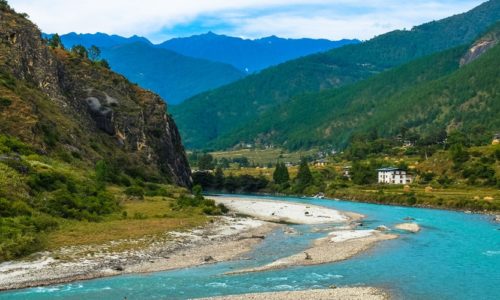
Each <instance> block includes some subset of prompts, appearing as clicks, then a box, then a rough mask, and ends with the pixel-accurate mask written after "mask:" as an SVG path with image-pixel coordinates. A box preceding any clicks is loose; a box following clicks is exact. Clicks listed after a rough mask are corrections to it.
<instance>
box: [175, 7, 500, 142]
mask: <svg viewBox="0 0 500 300" xmlns="http://www.w3.org/2000/svg"><path fill="white" fill-rule="evenodd" d="M498 20H500V1H498V0H491V1H488V2H485V3H483V4H482V5H480V6H478V7H476V8H474V9H472V10H471V11H469V12H467V13H463V14H459V15H455V16H452V17H449V18H446V19H443V20H440V21H434V22H430V23H427V24H423V25H421V26H416V27H414V28H412V29H411V30H397V31H393V32H389V33H387V34H384V35H381V36H378V37H376V38H374V39H372V40H369V41H367V42H364V43H361V44H358V45H349V46H345V47H341V48H339V49H333V50H330V51H328V52H325V53H320V54H315V55H311V56H306V57H303V58H299V59H296V60H293V61H290V62H287V63H283V64H281V65H278V66H275V67H271V68H268V69H266V70H263V71H262V72H260V73H259V74H255V75H250V76H248V77H246V78H245V79H242V80H240V81H238V82H235V83H232V84H229V85H227V86H224V87H221V88H219V89H216V90H213V91H209V92H206V93H203V94H200V95H197V96H195V97H193V98H191V99H188V100H186V101H185V102H184V103H183V104H181V105H180V106H178V107H174V108H173V110H172V112H173V115H174V117H175V119H176V121H177V122H178V124H179V127H180V130H181V133H182V135H183V138H184V143H185V144H186V145H187V146H188V147H189V148H209V147H214V148H228V147H232V146H234V145H237V144H238V143H240V142H243V143H252V144H254V143H263V144H274V145H277V146H285V147H289V148H300V147H306V148H307V147H310V146H313V145H317V144H324V143H334V144H336V145H337V146H340V145H341V144H343V143H345V141H346V140H348V139H349V136H350V133H351V132H352V131H353V130H354V128H355V124H357V120H359V119H364V118H367V115H366V114H369V113H371V112H370V110H367V109H364V107H362V106H363V105H366V103H367V101H368V103H371V105H372V106H375V107H376V106H377V101H379V100H380V99H381V98H378V97H377V93H379V92H380V91H384V93H389V92H390V90H391V89H394V90H397V89H398V88H400V86H398V85H397V84H396V85H395V86H393V85H392V82H391V81H386V83H387V84H386V85H379V89H381V90H370V89H367V90H370V91H371V92H370V93H367V94H364V95H362V97H363V99H365V100H366V101H358V102H354V103H358V105H359V106H355V105H354V104H353V105H351V106H350V108H349V110H345V111H343V112H344V113H345V114H347V115H344V116H343V117H345V118H346V121H345V124H343V125H342V126H340V127H342V128H337V127H336V126H335V120H336V119H335V118H333V119H332V118H328V116H333V115H336V110H337V109H339V108H338V107H335V106H334V105H333V104H332V103H334V102H337V101H343V102H342V103H344V104H345V105H346V106H347V105H350V103H349V102H346V101H344V100H343V99H342V97H340V96H339V98H335V97H334V95H336V94H342V93H347V92H346V91H347V89H349V87H346V88H343V89H337V88H339V87H342V86H345V85H349V84H352V83H355V82H358V81H361V80H364V79H367V78H369V77H372V76H374V75H376V74H379V73H381V72H384V71H386V70H389V69H391V68H394V67H397V66H400V65H402V64H405V63H408V62H410V61H412V60H415V59H418V58H420V57H424V56H427V55H431V54H433V53H437V52H440V51H444V50H447V49H451V48H454V47H457V46H461V45H469V44H470V43H471V42H473V41H474V40H475V39H477V38H478V37H480V36H481V35H482V34H484V32H486V31H487V30H488V28H489V27H491V26H492V25H493V24H495V22H497V21H498ZM464 51H465V48H464ZM464 53H465V52H464ZM457 55H458V54H457ZM425 61H426V60H423V61H422V62H425ZM453 63H454V64H456V65H458V61H455V62H453ZM416 66H417V65H415V66H414V67H416ZM429 67H432V65H430V66H429ZM448 72H451V69H448ZM438 73H439V71H437V73H436V74H438ZM439 74H442V73H439ZM442 75H444V74H442ZM490 75H493V73H490ZM438 77H439V76H438ZM382 78H384V77H382ZM407 78H408V80H417V79H419V77H407ZM381 80H382V79H381ZM383 80H385V79H383ZM401 84H404V82H401ZM471 89H472V92H471V93H470V95H469V96H470V97H471V98H473V97H474V96H475V95H477V94H478V93H481V92H482V91H480V90H476V89H474V88H472V87H471ZM326 90H330V91H329V92H325V93H330V94H325V93H323V94H314V93H317V92H320V91H326ZM387 90H389V91H387ZM493 90H494V89H493ZM307 93H311V94H309V95H308V96H300V95H304V94H307ZM326 95H329V96H326ZM379 95H380V93H379ZM490 96H491V97H493V98H494V99H497V98H495V97H498V96H497V95H496V94H492V95H490ZM490 96H488V97H490ZM360 97H361V96H360ZM319 99H322V100H321V101H319ZM408 99H409V98H401V99H400V101H399V103H395V104H394V106H395V107H398V105H401V106H404V105H406V104H405V103H406V101H407V100H408ZM418 99H420V98H418ZM352 100H353V101H354V100H355V99H352ZM420 100H422V101H423V99H420ZM420 100H419V101H420ZM290 103H292V104H293V105H290ZM437 104H438V103H436V102H431V103H429V105H437ZM298 107H301V108H302V109H305V110H301V109H298ZM448 108H449V107H448ZM293 109H296V110H295V111H294V110H293ZM442 109H445V108H444V107H442ZM480 109H482V110H485V111H486V110H488V109H489V107H488V106H481V108H480ZM312 111H314V113H313V112H312ZM278 112H279V114H277V113H278ZM438 114H439V113H438ZM485 115H488V114H485ZM494 116H498V115H494ZM266 120H267V121H266ZM316 120H323V121H328V122H330V125H331V126H324V125H325V124H324V123H322V122H319V121H318V122H316ZM349 120H351V121H349ZM454 121H456V120H450V119H447V121H442V122H440V123H439V125H440V126H445V127H447V126H450V125H451V123H450V122H454ZM403 123H404V122H403ZM408 123H409V124H408V125H410V127H411V126H413V125H412V124H411V122H408ZM313 124H315V125H313ZM344 125H345V126H344ZM372 125H373V126H374V127H379V126H381V125H383V124H379V123H372ZM461 125H463V124H462V123H461V124H458V126H457V128H461ZM417 127H418V128H417ZM463 128H465V127H463ZM415 129H418V130H422V133H425V131H426V130H432V129H430V128H423V127H420V126H415ZM321 130H323V131H322V133H321ZM292 132H293V133H292Z"/></svg>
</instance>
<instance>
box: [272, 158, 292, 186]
mask: <svg viewBox="0 0 500 300" xmlns="http://www.w3.org/2000/svg"><path fill="white" fill-rule="evenodd" d="M273 180H274V182H275V183H277V184H283V183H287V182H288V181H289V180H290V175H289V174H288V169H287V167H286V166H285V164H284V163H281V162H278V163H277V164H276V169H275V170H274V173H273Z"/></svg>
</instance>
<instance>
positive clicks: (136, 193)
mask: <svg viewBox="0 0 500 300" xmlns="http://www.w3.org/2000/svg"><path fill="white" fill-rule="evenodd" d="M125 194H126V195H128V196H131V197H136V198H139V199H144V189H143V188H142V187H140V186H137V185H133V186H131V187H128V188H126V189H125Z"/></svg>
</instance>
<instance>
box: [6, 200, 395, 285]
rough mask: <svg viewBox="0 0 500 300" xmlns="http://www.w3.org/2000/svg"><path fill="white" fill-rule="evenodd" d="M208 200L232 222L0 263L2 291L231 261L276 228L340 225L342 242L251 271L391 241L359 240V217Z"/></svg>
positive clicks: (306, 207)
mask: <svg viewBox="0 0 500 300" xmlns="http://www.w3.org/2000/svg"><path fill="white" fill-rule="evenodd" d="M210 198H211V199H213V200H214V201H216V203H218V204H219V203H222V204H224V205H226V206H227V207H228V208H229V209H230V211H231V214H232V217H229V216H226V217H218V218H214V219H213V221H214V222H213V223H211V224H210V223H209V224H207V225H206V226H204V227H199V228H195V229H193V230H189V231H185V232H166V233H165V234H164V235H162V236H161V237H158V236H156V237H155V239H153V240H151V239H148V238H147V237H145V238H143V239H138V240H137V241H135V242H136V243H137V245H138V246H137V248H136V249H127V250H125V251H121V252H119V251H116V250H113V251H107V249H110V248H112V249H119V248H120V247H119V244H120V242H121V241H112V242H110V243H106V244H102V245H84V246H71V247H64V248H62V249H59V250H57V251H53V252H44V253H39V254H38V257H33V258H32V260H31V261H13V262H7V263H3V264H0V290H7V289H20V288H26V287H35V286H43V285H52V284H59V283H67V282H72V281H77V280H87V279H93V278H99V277H107V276H115V275H122V274H133V273H150V272H158V271H166V270H173V269H181V268H188V267H194V266H199V265H203V264H211V263H216V262H222V261H228V260H233V259H237V258H239V257H241V256H242V255H243V254H245V253H247V252H249V251H250V250H252V249H253V247H254V246H256V245H257V244H259V243H260V242H261V241H262V240H263V239H265V237H266V235H267V234H268V233H270V232H271V231H273V230H275V229H277V228H279V227H282V229H283V230H284V231H285V232H286V231H287V230H291V229H292V228H290V227H287V226H286V225H284V224H279V223H287V224H308V225H321V224H332V225H333V226H338V225H343V226H340V227H338V228H341V227H343V229H342V230H341V231H338V234H339V235H342V236H343V238H342V240H337V241H335V243H334V244H335V245H334V247H332V246H331V243H330V242H329V241H328V239H329V237H327V238H324V239H323V240H325V241H320V240H318V241H316V242H314V244H313V245H312V246H311V248H310V249H308V250H307V252H308V255H309V256H311V257H312V258H308V259H306V260H304V258H303V257H302V256H303V254H296V255H292V256H290V257H287V258H283V259H280V260H279V261H278V262H274V263H271V264H270V265H268V266H263V267H258V268H255V270H252V271H260V270H267V269H273V268H276V267H279V268H284V267H288V266H294V265H309V264H324V263H329V262H334V261H339V260H344V259H348V258H349V257H352V256H354V255H356V254H358V253H361V252H363V251H365V250H367V249H369V248H370V247H371V246H373V245H374V244H376V243H377V242H379V241H382V240H385V239H389V238H392V235H386V234H383V233H381V232H375V231H374V230H372V231H370V232H369V234H367V235H363V234H362V235H359V233H360V232H364V231H361V230H352V229H354V228H355V227H356V226H357V224H358V223H357V221H359V220H361V219H362V218H363V217H364V216H363V215H361V214H357V213H352V212H344V211H339V210H336V209H332V208H327V207H322V206H317V205H310V204H301V203H291V202H285V201H275V200H272V201H270V200H265V199H258V198H237V197H210ZM237 215H243V216H244V217H237ZM269 221H271V222H269ZM336 228H337V227H336ZM349 230H350V231H349ZM127 242H128V243H130V242H131V241H130V240H127ZM111 246H112V247H111ZM304 261H305V262H304ZM237 272H239V271H237ZM244 272H247V270H245V271H244Z"/></svg>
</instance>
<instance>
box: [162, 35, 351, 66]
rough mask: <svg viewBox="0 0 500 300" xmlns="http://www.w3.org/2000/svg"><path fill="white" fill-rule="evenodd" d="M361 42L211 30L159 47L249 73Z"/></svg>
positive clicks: (169, 41) (164, 43)
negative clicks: (244, 35) (258, 36)
mask: <svg viewBox="0 0 500 300" xmlns="http://www.w3.org/2000/svg"><path fill="white" fill-rule="evenodd" d="M359 42H360V41H359V40H356V39H354V40H348V39H344V40H339V41H330V40H326V39H306V38H303V39H284V38H279V37H277V36H270V37H265V38H261V39H255V40H251V39H242V38H237V37H231V36H226V35H218V34H215V33H213V32H208V33H206V34H201V35H195V36H191V37H187V38H174V39H171V40H168V41H166V42H163V43H161V44H159V45H158V47H161V48H165V49H169V50H172V51H175V52H178V53H181V54H184V55H187V56H192V57H198V58H203V59H208V60H212V61H218V62H222V63H226V64H230V65H233V66H235V67H236V68H238V69H240V70H241V71H244V72H246V73H255V72H257V71H260V70H262V69H265V68H268V67H270V66H274V65H278V64H280V63H282V62H285V61H287V60H291V59H294V58H298V57H301V56H305V55H309V54H312V53H317V52H323V51H327V50H330V49H333V48H338V47H341V46H344V45H348V44H357V43H359Z"/></svg>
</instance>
